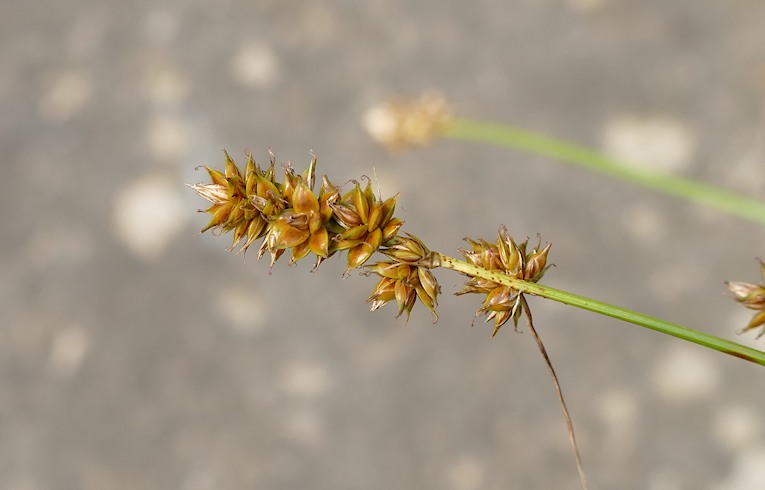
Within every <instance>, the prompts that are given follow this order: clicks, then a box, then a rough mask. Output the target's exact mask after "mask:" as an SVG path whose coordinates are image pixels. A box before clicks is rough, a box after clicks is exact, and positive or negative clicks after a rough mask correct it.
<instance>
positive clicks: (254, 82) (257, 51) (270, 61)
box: [230, 43, 281, 88]
mask: <svg viewBox="0 0 765 490" xmlns="http://www.w3.org/2000/svg"><path fill="white" fill-rule="evenodd" d="M230 73H231V76H232V78H233V79H234V81H235V82H236V83H238V84H240V85H242V86H244V87H247V88H263V87H270V86H273V85H274V84H275V83H276V82H278V81H279V79H280V78H281V73H280V68H279V59H278V58H277V57H276V53H274V51H273V50H272V49H271V48H270V47H268V46H265V45H263V44H260V43H247V44H245V45H244V46H242V47H240V48H239V51H237V52H236V54H235V55H234V56H233V58H232V59H231V62H230Z"/></svg>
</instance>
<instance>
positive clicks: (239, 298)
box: [215, 286, 265, 335]
mask: <svg viewBox="0 0 765 490" xmlns="http://www.w3.org/2000/svg"><path fill="white" fill-rule="evenodd" d="M215 309H216V311H217V312H218V315H219V316H220V317H222V318H223V319H224V320H226V324H227V325H228V326H229V327H230V328H231V330H233V331H234V332H236V333H238V334H242V335H252V334H256V333H259V332H261V331H262V330H263V328H264V326H265V324H264V321H263V305H262V304H261V302H260V299H259V298H258V296H257V295H256V294H255V293H253V292H252V290H251V289H249V288H246V287H244V286H242V287H240V288H225V289H223V290H222V291H220V292H219V293H218V294H217V296H216V298H215Z"/></svg>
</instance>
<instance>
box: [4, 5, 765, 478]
mask: <svg viewBox="0 0 765 490" xmlns="http://www.w3.org/2000/svg"><path fill="white" fill-rule="evenodd" d="M763 26H765V4H763V2H762V1H761V0H740V1H736V2H716V1H711V0H673V1H671V2H665V1H659V0H650V1H634V0H632V1H630V0H567V1H552V0H535V1H528V0H527V1H522V0H515V1H508V2H500V1H491V0H479V1H476V2H453V3H446V2H438V1H420V2H404V1H389V0H370V1H367V2H354V1H337V2H319V1H307V0H306V1H264V0H255V1H242V0H224V1H220V2H199V1H196V2H194V1H191V2H182V1H172V0H160V1H151V2H150V1H145V0H144V1H136V2H113V1H112V2H108V1H107V2H87V1H84V0H70V1H62V2H54V1H42V2H20V1H14V0H3V1H0V157H1V158H0V169H1V170H2V179H1V180H0V186H1V188H2V190H1V191H0V203H2V210H3V212H2V218H0V220H1V221H0V229H1V230H2V231H1V233H2V241H0V247H1V248H0V251H1V252H2V255H1V257H2V259H0V312H2V313H1V318H2V321H1V322H0V488H3V489H8V490H38V489H41V490H44V489H98V490H104V489H185V490H199V489H244V488H257V489H261V488H262V489H368V490H377V489H380V490H382V489H431V488H432V489H454V490H472V489H508V488H512V489H562V488H578V481H577V476H576V470H575V467H574V464H573V457H572V454H571V452H570V449H569V446H568V440H567V436H566V432H565V428H564V423H563V419H562V416H561V413H560V409H559V406H558V404H557V401H556V399H555V396H554V391H553V387H552V384H551V382H550V379H549V377H548V375H547V372H546V369H545V367H544V365H543V363H542V361H541V359H540V356H539V354H538V353H537V351H536V348H535V346H534V343H533V341H532V339H531V336H530V335H528V334H527V333H522V334H515V333H513V331H512V328H505V329H504V330H503V331H502V332H501V333H500V334H499V335H498V336H497V338H495V339H493V340H491V339H490V338H489V334H490V327H488V326H486V325H483V324H481V323H476V325H475V326H474V327H472V328H471V327H470V323H471V319H472V315H473V311H474V309H475V308H476V307H477V304H478V299H477V298H468V297H461V298H454V297H451V296H450V295H449V294H448V293H451V292H453V291H456V290H457V288H458V284H459V283H460V282H461V279H460V278H459V277H457V276H456V275H450V274H447V273H445V272H446V271H445V272H443V273H440V274H438V277H439V278H440V280H441V283H442V285H443V288H444V292H445V293H447V294H445V295H444V296H443V298H442V299H441V308H440V313H441V320H440V321H439V322H438V323H437V324H436V325H431V323H430V319H429V315H428V314H427V312H425V311H422V310H419V309H418V310H415V312H414V314H413V315H412V318H411V320H410V321H409V323H408V324H406V325H405V324H404V322H403V321H395V320H394V319H393V311H392V308H391V307H387V308H384V309H383V310H381V311H378V312H376V313H374V314H370V313H368V311H367V305H366V304H365V303H364V300H365V299H366V297H367V295H368V294H369V291H370V290H371V287H372V286H373V281H372V280H371V279H368V278H363V277H356V276H353V277H351V278H348V279H346V280H343V279H341V277H340V275H341V272H342V265H341V264H340V261H336V262H337V263H335V262H331V263H326V264H325V265H324V266H323V267H322V269H321V271H320V272H319V273H317V274H310V273H309V268H310V267H309V265H308V264H300V265H299V266H298V267H295V268H289V267H287V266H286V263H283V264H279V266H278V267H276V268H275V270H274V271H273V274H271V275H269V274H268V267H267V266H268V264H267V263H265V262H263V261H261V262H258V261H256V260H255V257H254V254H252V255H250V256H249V257H248V258H247V261H246V262H245V260H244V259H243V257H242V256H241V255H240V256H237V255H233V254H229V253H227V252H226V251H225V248H226V247H227V246H228V244H229V243H228V238H221V237H215V236H212V235H209V234H206V235H203V236H200V235H199V234H198V230H199V228H201V226H202V225H203V224H204V222H205V221H206V220H205V217H204V216H200V215H197V214H196V213H195V211H196V209H198V208H200V207H203V206H204V205H205V203H204V202H203V201H202V200H201V199H199V198H197V197H196V196H195V195H194V194H193V193H192V192H191V190H190V189H188V188H186V187H184V186H183V184H184V183H185V182H197V181H200V180H203V179H204V175H203V174H202V173H200V172H195V171H194V167H195V166H197V165H200V164H203V163H209V164H211V165H214V166H219V165H222V162H223V158H222V151H221V150H222V149H223V148H226V149H228V150H229V151H230V152H231V154H232V155H234V156H236V157H237V158H240V159H241V158H242V156H243V155H244V153H245V151H246V150H248V149H249V150H251V151H252V152H253V153H254V155H255V156H256V157H257V158H258V159H259V160H261V161H265V160H266V159H267V149H268V148H269V147H273V149H274V151H275V153H276V155H277V158H278V159H279V161H280V162H281V161H287V160H291V161H292V162H293V163H294V165H295V166H296V167H298V168H301V167H302V166H303V165H305V164H306V163H307V162H308V160H309V150H311V149H312V150H314V151H315V152H316V154H317V155H318V157H319V172H320V173H327V174H329V175H330V176H332V178H333V179H334V180H335V181H336V182H338V183H339V182H343V181H346V180H348V179H352V178H357V177H359V176H360V175H363V174H366V175H372V169H373V168H374V169H375V171H376V174H377V177H378V179H379V181H380V184H381V186H382V188H383V192H384V194H386V195H387V194H392V193H395V192H397V191H401V192H402V196H401V198H400V200H399V204H400V206H399V209H400V212H401V213H402V215H403V216H404V217H405V218H406V220H407V223H406V225H405V228H404V229H405V230H408V231H410V232H413V233H416V234H417V235H419V236H420V237H421V238H422V239H423V240H425V242H426V243H428V244H429V245H430V246H431V247H432V248H435V249H438V250H441V251H443V252H456V249H457V247H458V246H460V245H461V242H460V240H461V239H462V237H463V236H466V235H470V236H474V237H478V236H483V237H487V238H493V237H494V234H495V232H496V229H497V227H498V226H499V225H500V224H501V223H504V224H505V225H507V227H508V228H509V230H510V232H511V233H512V234H514V235H515V236H517V237H519V238H521V239H522V238H524V237H525V236H532V237H533V236H535V235H536V234H537V233H540V234H541V235H542V236H543V238H544V239H546V240H549V241H551V242H553V244H554V245H553V249H552V253H551V258H552V259H551V260H552V261H553V262H554V263H555V264H557V267H556V268H554V269H552V270H551V271H549V273H548V275H547V276H546V277H545V281H546V283H547V284H549V285H551V286H554V287H558V288H561V289H567V290H571V291H574V292H578V293H580V294H583V295H589V296H592V297H595V298H598V299H601V300H604V301H610V302H613V303H615V304H618V305H622V306H626V307H630V308H633V309H637V310H641V311H644V312H646V313H649V314H653V315H655V316H658V317H661V318H665V319H668V320H672V321H675V322H679V323H682V324H686V325H689V326H693V327H695V328H698V329H701V330H704V331H708V332H711V333H714V334H717V335H721V336H724V337H727V338H736V339H738V340H740V341H741V342H744V343H747V344H750V345H759V346H760V347H765V344H764V343H763V341H760V342H755V340H754V338H753V337H754V336H753V335H747V336H743V337H736V336H735V333H734V332H735V330H736V329H738V328H740V327H741V326H743V324H745V322H746V321H747V320H748V318H749V313H748V312H746V311H744V310H743V309H741V308H739V307H737V306H736V305H735V304H733V302H732V301H730V299H729V298H727V297H726V296H725V294H724V288H723V285H722V283H723V281H725V280H728V279H738V280H749V281H755V280H757V279H758V271H757V267H756V263H755V262H754V260H753V258H754V257H755V256H757V255H763V254H765V251H763V248H762V244H763V239H765V232H764V231H763V228H762V227H761V226H758V225H756V224H754V223H748V222H744V221H742V220H740V219H737V218H733V217H730V216H726V215H724V214H721V213H719V212H716V211H712V210H708V209H703V208H700V207H698V206H695V205H692V204H688V203H684V202H680V201H678V200H676V199H672V198H669V197H665V196H662V195H658V194H656V193H655V192H651V191H648V190H645V189H641V188H637V187H635V186H633V185H630V184H626V183H621V182H617V181H614V180H611V179H609V178H606V177H602V176H597V175H593V174H590V173H587V172H585V171H583V170H579V169H573V168H569V167H567V166H565V165H562V164H560V163H558V162H555V161H551V160H548V159H545V158H540V157H535V156H531V155H528V154H523V153H520V152H514V151H508V150H504V149H497V148H490V147H484V146H480V145H475V144H468V143H461V142H454V141H441V142H438V143H437V144H435V145H434V146H433V147H431V148H427V149H422V150H417V151H411V152H404V153H399V154H391V153H388V152H387V151H386V150H385V149H383V148H379V147H377V146H375V145H374V144H373V143H372V142H371V140H370V139H369V138H368V137H367V136H366V135H365V134H364V132H363V129H362V126H361V117H362V114H363V113H364V111H365V110H366V109H367V108H368V107H369V106H371V105H372V104H375V103H377V102H380V101H381V100H385V99H387V98H389V97H393V96H416V95H418V94H419V93H420V92H421V91H422V90H424V89H437V90H440V91H442V92H443V93H444V94H446V96H447V97H448V98H449V99H450V101H451V103H452V105H453V106H454V108H455V110H456V111H457V113H458V114H461V115H464V116H467V117H473V118H482V119H486V120H494V121H503V122H508V123H512V124H516V125H520V126H524V127H527V128H529V129H533V130H538V131H542V132H545V133H548V134H551V135H555V136H558V137H562V138H567V139H571V140H574V141H577V142H580V143H583V144H587V145H590V146H593V147H596V148H600V149H603V150H606V151H609V152H610V153H611V154H613V155H615V156H619V157H621V158H626V159H628V160H630V161H632V162H635V164H640V165H648V166H656V167H657V168H661V169H664V170H667V171H670V172H674V173H676V174H677V175H681V176H684V177H688V178H692V179H697V180H700V181H703V182H707V183H712V184H717V185H720V186H722V187H725V188H728V189H731V190H735V191H738V192H741V193H743V194H746V195H750V196H754V197H757V196H763V193H764V192H765V104H764V102H765V30H764V29H763ZM532 307H533V308H534V312H535V320H536V323H537V327H538V329H539V331H540V333H541V335H542V336H543V339H544V340H545V341H546V343H547V346H548V349H549V351H550V354H551V356H552V359H553V362H554V363H555V365H556V367H557V369H558V371H559V375H560V378H561V382H562V383H563V389H564V391H565V393H566V395H567V399H568V403H569V407H570V409H571V412H572V415H573V418H574V423H575V425H576V428H577V430H578V436H579V440H580V444H581V449H582V453H583V458H584V463H585V466H586V469H587V472H588V475H589V478H590V480H591V484H592V488H593V489H651V490H680V489H718V490H733V489H736V490H742V489H744V490H746V489H760V488H765V473H764V471H765V470H763V468H765V465H763V464H762V462H763V461H765V422H763V416H762V414H763V411H764V409H765V398H763V388H764V387H765V371H763V370H762V369H761V368H758V367H756V366H753V365H749V364H747V363H745V362H743V361H740V360H737V359H733V358H728V357H725V356H723V355H720V354H717V353H714V352H711V351H707V350H705V349H702V348H699V347H695V346H691V345H685V344H684V343H683V342H680V341H676V340H673V339H669V338H666V337H664V336H661V335H659V334H656V333H653V332H649V331H644V330H642V329H639V328H637V327H633V326H629V325H625V324H621V323H618V322H616V321H613V320H609V319H606V318H601V317H598V316H595V315H592V314H589V313H586V312H581V311H576V310H573V309H571V308H567V307H564V306H562V305H559V304H555V303H551V302H547V301H543V300H533V301H532Z"/></svg>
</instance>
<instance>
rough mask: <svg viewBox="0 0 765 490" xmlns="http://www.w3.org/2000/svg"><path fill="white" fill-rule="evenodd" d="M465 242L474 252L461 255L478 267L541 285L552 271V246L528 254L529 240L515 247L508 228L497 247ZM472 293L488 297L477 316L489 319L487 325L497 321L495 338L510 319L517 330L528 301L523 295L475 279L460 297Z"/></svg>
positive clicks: (502, 230) (500, 236)
mask: <svg viewBox="0 0 765 490" xmlns="http://www.w3.org/2000/svg"><path fill="white" fill-rule="evenodd" d="M465 240H466V241H467V242H468V243H469V244H470V248H469V249H460V253H462V255H463V256H464V257H465V259H466V260H467V261H468V262H469V263H471V264H472V265H474V266H475V267H480V268H483V269H486V270H489V271H499V272H501V273H503V274H506V275H508V276H510V277H512V278H514V279H520V280H523V281H529V282H537V281H538V280H539V279H541V278H542V276H543V275H544V273H545V271H546V270H547V269H548V268H549V267H550V266H549V265H547V254H548V252H549V250H550V244H547V245H546V246H545V247H544V248H541V249H540V247H541V241H540V243H539V244H538V245H537V246H536V247H534V248H532V249H531V250H530V251H527V248H528V240H526V241H524V242H522V243H520V244H517V243H515V241H514V240H513V239H512V237H510V235H508V233H507V229H506V228H505V227H504V226H502V227H500V229H499V237H498V238H497V241H496V243H489V242H487V241H485V240H483V239H480V240H478V241H476V240H472V239H470V238H466V239H465ZM468 293H477V294H485V295H486V298H485V299H484V301H483V303H482V304H481V307H480V308H478V311H476V316H481V315H487V317H486V321H487V322H488V321H490V320H492V319H493V320H494V332H493V333H492V336H494V335H496V334H497V332H498V331H499V329H500V327H502V325H504V324H505V323H506V322H507V321H508V320H509V319H510V318H512V319H513V322H514V324H515V327H516V329H517V327H518V320H519V318H520V317H521V314H522V313H523V307H522V305H523V302H524V301H525V300H524V298H523V294H522V293H520V292H518V291H516V290H514V289H513V288H511V287H509V286H504V285H502V284H499V283H497V282H494V281H491V280H489V279H483V278H480V277H473V276H471V277H470V279H469V280H468V281H467V283H466V284H465V286H464V287H463V288H462V290H461V291H459V292H457V293H456V294H457V295H461V294H468Z"/></svg>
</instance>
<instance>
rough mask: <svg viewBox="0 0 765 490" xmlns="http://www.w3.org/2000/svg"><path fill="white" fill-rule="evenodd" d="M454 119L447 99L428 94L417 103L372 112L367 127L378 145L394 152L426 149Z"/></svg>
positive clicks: (383, 106) (400, 103) (396, 103)
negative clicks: (409, 148) (407, 149)
mask: <svg viewBox="0 0 765 490" xmlns="http://www.w3.org/2000/svg"><path fill="white" fill-rule="evenodd" d="M450 117H451V111H450V109H449V106H448V104H447V103H446V99H445V98H444V97H443V96H442V95H440V94H437V93H426V94H423V95H422V96H421V97H420V98H418V99H414V100H398V101H390V102H387V103H385V104H381V105H379V106H375V107H373V108H371V109H370V110H369V111H367V113H366V114H365V115H364V126H365V128H366V130H367V132H368V133H369V135H370V136H371V137H372V138H373V139H374V140H375V141H377V142H378V143H381V144H383V145H385V146H387V147H389V148H391V149H393V150H398V149H402V148H406V147H410V146H425V145H427V144H429V143H430V142H431V141H433V140H434V139H435V138H437V137H438V136H439V135H440V134H441V132H442V131H443V128H444V125H445V124H446V123H447V122H448V120H449V118H450Z"/></svg>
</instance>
